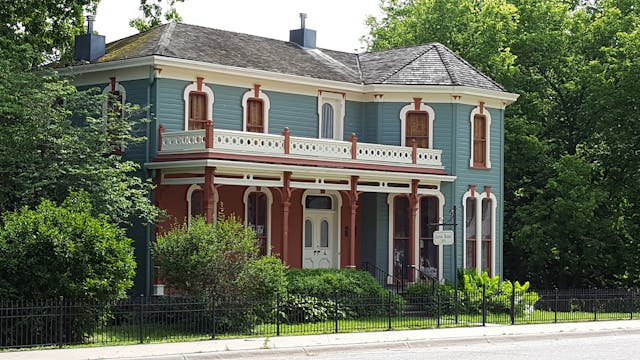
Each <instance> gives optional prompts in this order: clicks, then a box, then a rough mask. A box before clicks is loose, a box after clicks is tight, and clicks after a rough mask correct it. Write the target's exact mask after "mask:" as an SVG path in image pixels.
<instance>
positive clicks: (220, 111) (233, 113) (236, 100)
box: [208, 85, 273, 131]
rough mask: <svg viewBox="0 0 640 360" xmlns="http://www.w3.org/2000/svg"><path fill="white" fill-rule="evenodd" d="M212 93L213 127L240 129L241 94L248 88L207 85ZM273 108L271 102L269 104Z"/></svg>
mask: <svg viewBox="0 0 640 360" xmlns="http://www.w3.org/2000/svg"><path fill="white" fill-rule="evenodd" d="M208 86H209V87H210V88H211V89H212V90H213V94H214V98H215V99H214V103H213V120H214V121H215V127H216V128H218V129H225V130H237V131H242V96H243V95H244V93H246V92H247V91H248V90H252V89H245V88H239V87H233V86H224V85H208ZM271 106H272V108H273V104H272V105H271Z"/></svg>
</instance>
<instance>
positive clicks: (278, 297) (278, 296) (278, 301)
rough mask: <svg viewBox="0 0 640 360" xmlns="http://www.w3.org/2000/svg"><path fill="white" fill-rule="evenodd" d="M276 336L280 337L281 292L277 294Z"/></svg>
mask: <svg viewBox="0 0 640 360" xmlns="http://www.w3.org/2000/svg"><path fill="white" fill-rule="evenodd" d="M276 336H280V292H279V291H278V292H277V293H276Z"/></svg>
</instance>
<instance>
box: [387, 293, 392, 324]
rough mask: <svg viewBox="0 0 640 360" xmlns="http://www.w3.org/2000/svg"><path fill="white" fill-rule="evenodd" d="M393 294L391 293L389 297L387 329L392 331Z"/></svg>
mask: <svg viewBox="0 0 640 360" xmlns="http://www.w3.org/2000/svg"><path fill="white" fill-rule="evenodd" d="M392 295H393V294H392V293H391V291H389V296H388V297H387V329H389V330H391V296H392Z"/></svg>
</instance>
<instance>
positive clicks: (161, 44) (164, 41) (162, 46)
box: [153, 21, 176, 55]
mask: <svg viewBox="0 0 640 360" xmlns="http://www.w3.org/2000/svg"><path fill="white" fill-rule="evenodd" d="M175 28H176V23H175V22H173V21H172V22H170V23H168V24H167V27H166V29H165V30H164V31H163V32H162V35H160V40H158V44H157V45H156V47H155V48H154V49H153V53H154V54H158V55H164V52H165V50H166V49H167V47H168V46H169V42H170V41H171V35H173V30H174V29H175Z"/></svg>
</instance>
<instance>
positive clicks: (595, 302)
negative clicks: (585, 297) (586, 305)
mask: <svg viewBox="0 0 640 360" xmlns="http://www.w3.org/2000/svg"><path fill="white" fill-rule="evenodd" d="M593 291H594V293H593V321H597V320H598V289H597V288H596V289H593Z"/></svg>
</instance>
